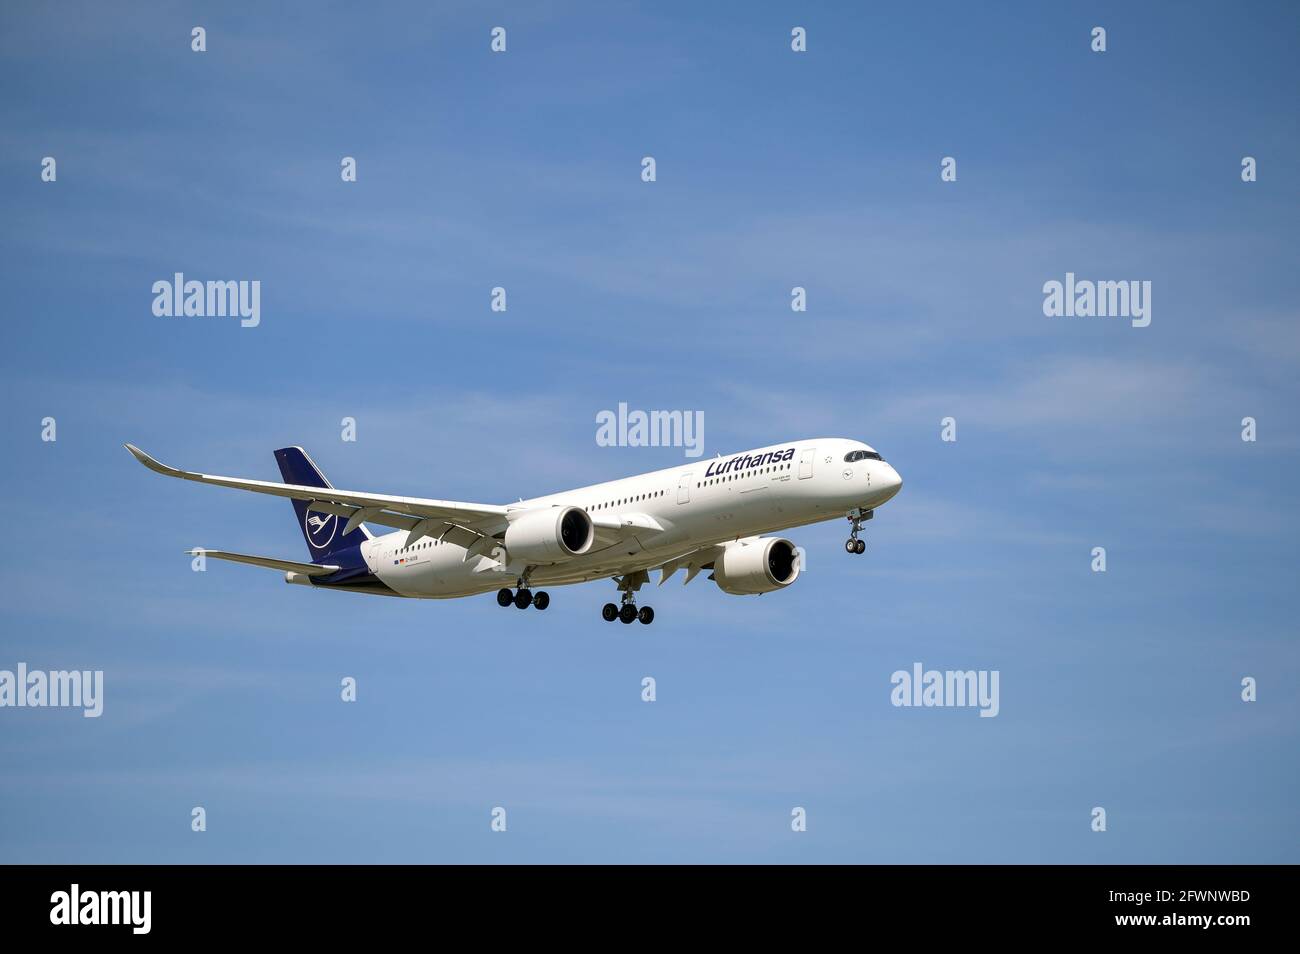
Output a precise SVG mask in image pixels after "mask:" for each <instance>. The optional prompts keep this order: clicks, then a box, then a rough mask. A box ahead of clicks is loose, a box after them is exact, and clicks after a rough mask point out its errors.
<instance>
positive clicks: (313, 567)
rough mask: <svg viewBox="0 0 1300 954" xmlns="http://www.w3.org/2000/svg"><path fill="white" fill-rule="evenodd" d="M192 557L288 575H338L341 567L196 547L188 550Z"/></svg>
mask: <svg viewBox="0 0 1300 954" xmlns="http://www.w3.org/2000/svg"><path fill="white" fill-rule="evenodd" d="M186 552H187V553H189V554H190V556H199V555H202V556H205V557H211V558H212V559H214V560H229V561H231V562H232V563H248V564H251V565H252V566H264V567H266V568H267V569H268V570H283V571H284V572H286V573H302V574H303V575H305V576H329V575H330V574H331V573H337V572H338V571H339V567H337V566H327V565H322V564H320V563H298V562H297V561H295V560H277V559H275V558H274V557H261V556H249V555H248V554H247V553H228V552H227V551H225V550H205V549H204V548H203V547H195V548H194V549H193V550H187V551H186Z"/></svg>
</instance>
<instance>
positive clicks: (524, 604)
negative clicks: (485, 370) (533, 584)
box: [515, 589, 533, 609]
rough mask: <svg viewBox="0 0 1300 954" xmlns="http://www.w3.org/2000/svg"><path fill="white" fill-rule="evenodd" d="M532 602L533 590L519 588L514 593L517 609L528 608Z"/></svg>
mask: <svg viewBox="0 0 1300 954" xmlns="http://www.w3.org/2000/svg"><path fill="white" fill-rule="evenodd" d="M532 602H533V591H532V590H528V589H523V590H520V591H519V592H518V593H516V594H515V607H516V608H517V609H528V607H529V606H531V605H532Z"/></svg>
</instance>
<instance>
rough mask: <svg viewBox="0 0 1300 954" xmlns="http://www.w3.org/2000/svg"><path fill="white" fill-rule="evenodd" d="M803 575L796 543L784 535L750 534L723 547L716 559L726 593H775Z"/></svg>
mask: <svg viewBox="0 0 1300 954" xmlns="http://www.w3.org/2000/svg"><path fill="white" fill-rule="evenodd" d="M798 578H799V555H798V553H797V552H796V550H795V545H794V544H793V543H791V542H790V541H789V540H785V539H782V538H781V537H747V538H745V539H744V540H733V541H732V542H731V543H728V544H726V545H725V546H724V547H723V550H722V555H721V556H720V557H718V558H717V560H715V561H714V563H713V579H714V582H716V583H717V584H718V587H719V588H720V589H721V590H722V592H724V593H730V594H732V595H733V596H749V595H752V594H755V593H771V592H772V591H773V590H779V589H781V588H782V587H786V586H789V585H790V584H791V583H793V582H794V581H795V580H797V579H798Z"/></svg>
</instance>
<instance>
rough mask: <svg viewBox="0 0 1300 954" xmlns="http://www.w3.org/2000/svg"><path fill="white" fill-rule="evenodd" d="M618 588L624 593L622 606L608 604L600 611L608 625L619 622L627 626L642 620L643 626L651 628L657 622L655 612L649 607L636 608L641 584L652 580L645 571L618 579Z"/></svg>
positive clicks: (621, 599)
mask: <svg viewBox="0 0 1300 954" xmlns="http://www.w3.org/2000/svg"><path fill="white" fill-rule="evenodd" d="M615 579H616V580H617V581H618V588H619V590H620V591H622V596H621V598H620V602H621V604H622V605H621V606H615V605H614V604H613V603H606V604H605V605H604V606H603V607H602V608H601V611H600V615H601V617H602V618H603V619H604V620H605V622H607V623H612V622H614V620H618V621H619V622H620V623H623V624H625V625H628V624H631V623H634V622H636V621H637V620H640V621H641V623H642V625H644V626H649V625H650V624H651V623H653V622H654V621H655V611H654V610H653V609H651V608H650V607H649V606H643V607H641V608H640V609H637V608H636V591H637V590H639V589H641V584H642V583H644V582H646V581H647V580H649V579H650V577H649V576H648V575H647V574H646V573H645V571H640V572H637V573H629V574H628V575H627V576H624V577H616V578H615Z"/></svg>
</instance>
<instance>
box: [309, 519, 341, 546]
mask: <svg viewBox="0 0 1300 954" xmlns="http://www.w3.org/2000/svg"><path fill="white" fill-rule="evenodd" d="M338 527H339V518H338V515H337V514H333V513H320V512H319V511H316V510H308V511H307V515H306V517H305V518H304V519H303V525H302V528H303V530H304V531H305V532H306V534H307V542H308V543H310V544H311V545H312V546H313V547H315V548H316V549H317V550H324V549H325V548H326V547H327V546H329V545H330V541H331V540H333V539H334V531H336V530H337V529H338Z"/></svg>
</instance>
